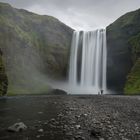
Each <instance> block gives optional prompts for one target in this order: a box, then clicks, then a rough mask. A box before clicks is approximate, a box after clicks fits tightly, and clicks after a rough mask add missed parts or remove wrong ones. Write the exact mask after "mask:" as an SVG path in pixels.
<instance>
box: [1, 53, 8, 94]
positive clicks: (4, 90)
mask: <svg viewBox="0 0 140 140" xmlns="http://www.w3.org/2000/svg"><path fill="white" fill-rule="evenodd" d="M7 88H8V79H7V75H6V72H5V67H4V64H3V59H2V52H1V50H0V96H3V95H5V94H6V93H7Z"/></svg>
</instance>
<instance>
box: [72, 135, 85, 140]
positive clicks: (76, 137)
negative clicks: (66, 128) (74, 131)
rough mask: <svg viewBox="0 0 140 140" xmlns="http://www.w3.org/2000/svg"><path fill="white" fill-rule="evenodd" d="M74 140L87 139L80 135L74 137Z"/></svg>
mask: <svg viewBox="0 0 140 140" xmlns="http://www.w3.org/2000/svg"><path fill="white" fill-rule="evenodd" d="M74 140H85V138H84V137H82V136H79V135H78V136H75V137H74Z"/></svg>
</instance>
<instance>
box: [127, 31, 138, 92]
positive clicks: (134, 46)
mask: <svg viewBox="0 0 140 140" xmlns="http://www.w3.org/2000/svg"><path fill="white" fill-rule="evenodd" d="M129 43H130V45H131V50H132V56H131V57H132V60H133V64H134V65H133V67H132V69H131V71H130V73H129V74H128V76H127V81H126V84H125V88H124V91H125V94H129V95H135V94H140V33H139V34H138V35H136V36H134V37H132V38H131V39H130V40H129Z"/></svg>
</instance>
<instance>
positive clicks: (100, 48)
mask: <svg viewBox="0 0 140 140" xmlns="http://www.w3.org/2000/svg"><path fill="white" fill-rule="evenodd" d="M106 63H107V50H106V30H105V29H98V30H95V31H74V33H73V39H72V45H71V52H70V63H69V85H70V86H71V89H73V90H74V89H75V92H77V93H78V91H79V93H80V92H83V93H84V94H86V93H89V91H90V93H91V94H98V93H101V92H103V91H104V93H105V91H106ZM72 92H74V91H72Z"/></svg>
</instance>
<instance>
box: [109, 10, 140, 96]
mask: <svg viewBox="0 0 140 140" xmlns="http://www.w3.org/2000/svg"><path fill="white" fill-rule="evenodd" d="M139 33H140V10H136V11H133V12H129V13H127V14H125V15H123V16H121V17H120V18H119V19H117V20H116V21H115V22H114V23H112V24H111V25H109V26H108V27H107V44H108V86H109V88H111V89H115V90H117V91H121V92H123V91H124V92H125V93H126V92H127V93H129V92H130V91H129V90H130V89H131V92H133V93H134V94H135V93H136V87H137V85H138V84H139V85H140V83H139V80H138V79H140V75H139V59H138V54H139V50H140V45H139V40H138V38H137V37H136V36H138V34H139ZM130 40H131V43H130ZM136 57H137V59H136ZM133 76H134V77H135V78H134V77H133ZM136 77H137V78H136ZM132 79H133V80H132ZM134 79H135V80H134ZM131 80H132V81H133V84H132V85H131V84H130V83H132V82H131ZM131 86H132V87H131ZM124 87H125V89H124ZM138 88H139V87H138ZM127 93H126V94H127Z"/></svg>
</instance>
